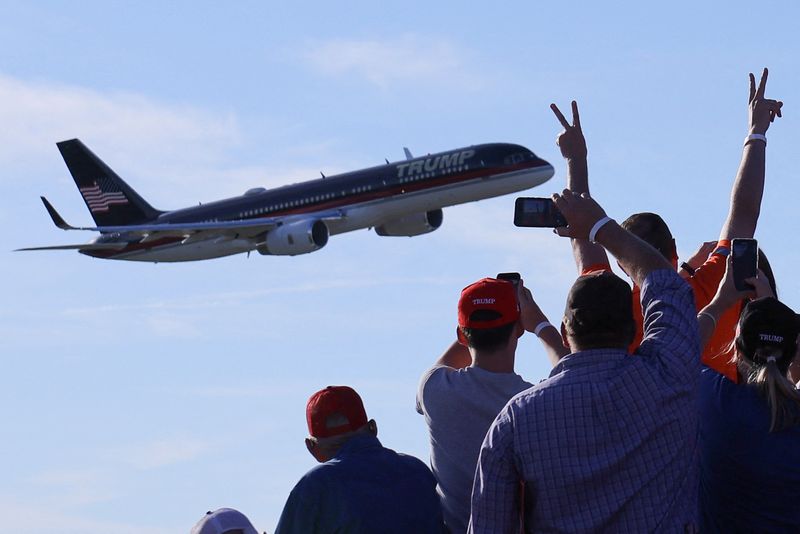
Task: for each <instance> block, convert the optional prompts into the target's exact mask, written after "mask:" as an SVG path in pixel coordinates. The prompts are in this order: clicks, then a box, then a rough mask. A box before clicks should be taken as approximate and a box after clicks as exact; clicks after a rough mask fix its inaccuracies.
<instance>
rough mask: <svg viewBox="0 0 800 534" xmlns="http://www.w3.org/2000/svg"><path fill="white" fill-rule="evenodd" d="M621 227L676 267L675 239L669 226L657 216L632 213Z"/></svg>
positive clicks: (645, 213) (646, 213) (647, 213)
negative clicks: (647, 244)
mask: <svg viewBox="0 0 800 534" xmlns="http://www.w3.org/2000/svg"><path fill="white" fill-rule="evenodd" d="M622 227H623V228H625V229H626V230H627V231H629V232H630V233H632V234H633V235H635V236H636V237H638V238H639V239H641V240H642V241H644V242H646V243H649V244H650V246H652V247H653V248H654V249H656V250H657V251H659V252H660V253H661V255H662V256H664V257H665V258H666V259H667V261H669V262H670V263H672V264H674V265H676V266H677V262H678V250H677V248H676V247H675V239H674V238H673V237H672V232H670V231H669V226H667V223H665V222H664V219H662V218H661V217H660V216H659V215H656V214H655V213H649V212H644V213H634V214H633V215H631V216H630V217H628V218H627V219H625V220H624V221H622Z"/></svg>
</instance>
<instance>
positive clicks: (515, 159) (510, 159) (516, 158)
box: [503, 152, 528, 165]
mask: <svg viewBox="0 0 800 534" xmlns="http://www.w3.org/2000/svg"><path fill="white" fill-rule="evenodd" d="M527 157H528V155H527V154H526V153H525V152H515V153H513V154H510V155H508V156H506V157H505V158H503V163H505V164H506V165H515V164H517V163H522V162H523V161H525V160H526V159H527Z"/></svg>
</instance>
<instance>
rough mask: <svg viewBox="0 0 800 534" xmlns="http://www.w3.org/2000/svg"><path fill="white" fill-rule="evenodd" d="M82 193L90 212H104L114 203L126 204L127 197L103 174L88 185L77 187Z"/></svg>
mask: <svg viewBox="0 0 800 534" xmlns="http://www.w3.org/2000/svg"><path fill="white" fill-rule="evenodd" d="M78 189H79V190H80V192H81V194H82V195H83V198H84V200H86V204H87V205H88V206H89V211H91V212H92V213H105V212H107V211H108V210H109V207H110V206H112V205H114V204H127V203H128V199H127V198H125V194H124V193H122V192H121V191H120V190H119V187H117V185H116V184H115V183H114V182H112V181H111V179H110V178H108V177H106V176H103V177H101V178H98V179H97V180H95V181H94V183H93V184H92V185H90V186H86V187H79V188H78Z"/></svg>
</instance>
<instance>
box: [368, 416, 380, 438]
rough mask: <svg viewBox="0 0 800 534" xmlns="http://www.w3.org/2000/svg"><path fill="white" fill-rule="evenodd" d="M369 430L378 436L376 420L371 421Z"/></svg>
mask: <svg viewBox="0 0 800 534" xmlns="http://www.w3.org/2000/svg"><path fill="white" fill-rule="evenodd" d="M367 429H369V433H370V434H372V435H373V436H377V435H378V423H376V422H375V419H370V420H369V421H368V422H367Z"/></svg>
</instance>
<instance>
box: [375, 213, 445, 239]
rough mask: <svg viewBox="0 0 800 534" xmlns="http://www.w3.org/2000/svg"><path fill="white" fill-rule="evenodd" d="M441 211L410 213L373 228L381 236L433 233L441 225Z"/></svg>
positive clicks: (442, 216)
mask: <svg viewBox="0 0 800 534" xmlns="http://www.w3.org/2000/svg"><path fill="white" fill-rule="evenodd" d="M443 218H444V215H443V214H442V210H431V211H423V212H421V213H412V214H411V215H405V216H403V217H400V218H399V219H393V220H391V221H387V222H385V223H383V224H382V225H380V226H376V227H375V233H376V234H378V235H382V236H408V237H411V236H415V235H421V234H427V233H428V232H433V231H434V230H436V229H437V228H439V227H440V226H441V225H442V220H443Z"/></svg>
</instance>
